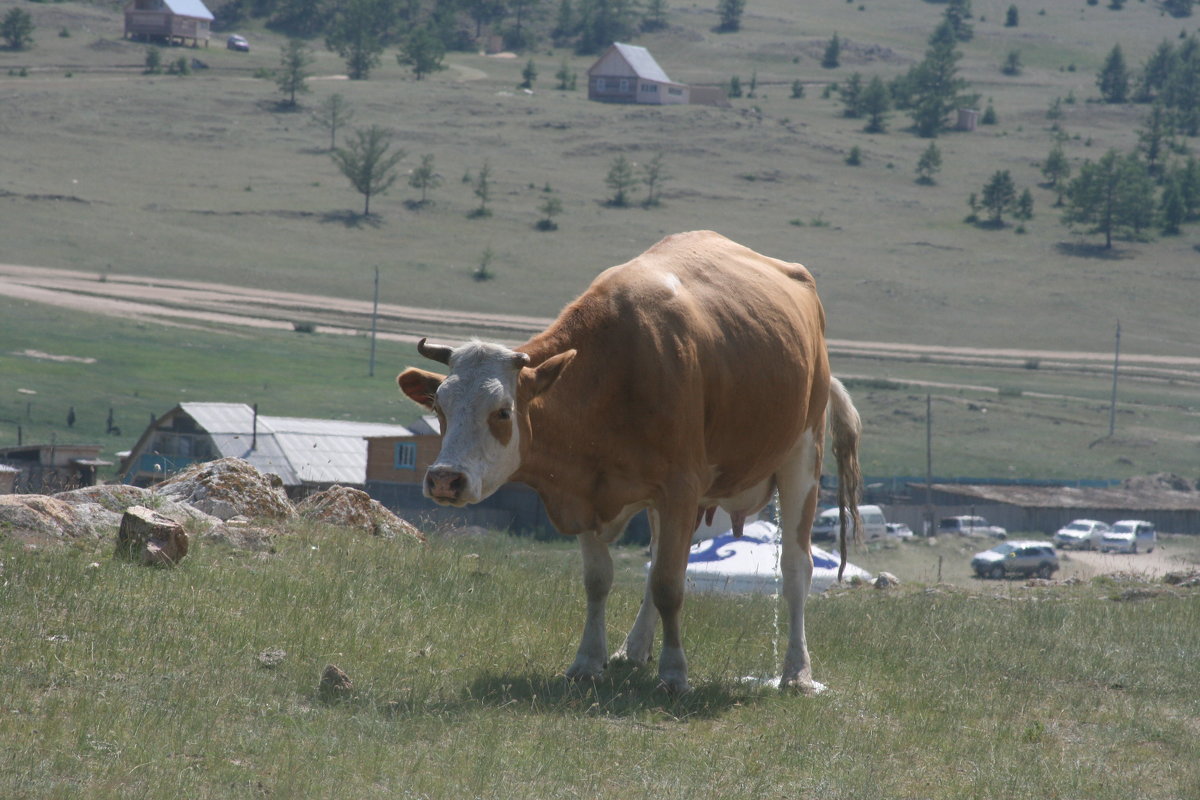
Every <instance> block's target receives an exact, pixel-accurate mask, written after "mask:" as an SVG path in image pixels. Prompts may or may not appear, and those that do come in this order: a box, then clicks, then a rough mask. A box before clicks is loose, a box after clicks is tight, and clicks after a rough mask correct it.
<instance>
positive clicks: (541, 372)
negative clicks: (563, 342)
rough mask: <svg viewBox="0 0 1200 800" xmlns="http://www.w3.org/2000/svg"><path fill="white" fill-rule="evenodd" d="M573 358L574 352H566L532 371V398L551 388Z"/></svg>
mask: <svg viewBox="0 0 1200 800" xmlns="http://www.w3.org/2000/svg"><path fill="white" fill-rule="evenodd" d="M574 358H575V351H574V350H567V351H566V352H563V353H559V354H558V355H556V356H553V357H551V358H548V359H546V360H545V361H543V362H542V363H541V364H539V365H538V366H537V369H535V370H534V371H533V396H534V397H537V396H538V395H540V394H542V393H543V392H545V391H546V390H547V389H549V388H550V387H551V386H553V385H554V382H555V381H556V380H558V376H559V375H561V374H562V371H563V370H564V369H566V367H567V365H568V364H570V363H571V361H572V360H574Z"/></svg>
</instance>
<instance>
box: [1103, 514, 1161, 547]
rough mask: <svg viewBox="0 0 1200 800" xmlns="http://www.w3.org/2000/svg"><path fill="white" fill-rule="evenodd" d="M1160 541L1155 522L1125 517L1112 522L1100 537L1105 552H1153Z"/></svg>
mask: <svg viewBox="0 0 1200 800" xmlns="http://www.w3.org/2000/svg"><path fill="white" fill-rule="evenodd" d="M1157 543H1158V533H1157V532H1156V531H1155V530H1154V523H1153V522H1146V521H1145V520H1144V519H1123V520H1121V521H1120V522H1114V523H1113V524H1112V530H1110V531H1107V532H1106V533H1105V534H1104V536H1103V537H1102V538H1101V539H1100V549H1101V550H1103V551H1104V552H1105V553H1138V552H1141V553H1153V552H1154V545H1155V544H1157Z"/></svg>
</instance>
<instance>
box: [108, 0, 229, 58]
mask: <svg viewBox="0 0 1200 800" xmlns="http://www.w3.org/2000/svg"><path fill="white" fill-rule="evenodd" d="M212 21H213V15H212V12H211V11H209V10H208V7H207V6H205V5H204V3H203V2H202V0H130V2H129V3H128V4H127V5H126V6H125V36H126V37H127V38H130V39H144V40H149V39H155V40H164V39H165V40H166V41H167V43H168V44H174V43H175V42H179V43H180V44H187V43H188V40H191V44H192V46H193V47H198V46H199V44H200V42H201V41H203V42H204V46H205V47H208V37H209V31H210V26H211V25H212Z"/></svg>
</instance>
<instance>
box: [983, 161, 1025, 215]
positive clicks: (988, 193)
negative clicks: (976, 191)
mask: <svg viewBox="0 0 1200 800" xmlns="http://www.w3.org/2000/svg"><path fill="white" fill-rule="evenodd" d="M1016 200H1017V188H1016V186H1015V184H1013V179H1012V175H1010V174H1009V172H1008V170H1006V169H1002V170H997V171H996V172H994V173H993V174H992V177H991V178H990V179H989V180H988V182H987V183H985V184H984V186H983V192H982V193H981V195H980V201H979V202H980V205H982V206H983V207H984V208H985V209H987V210H988V211H990V212H991V214H992V219H991V224H992V225H994V226H995V227H997V228H999V227H1002V226H1003V225H1004V218H1003V215H1004V212H1006V211H1008V210H1009V209H1010V208H1012V207H1013V204H1014V203H1015V202H1016Z"/></svg>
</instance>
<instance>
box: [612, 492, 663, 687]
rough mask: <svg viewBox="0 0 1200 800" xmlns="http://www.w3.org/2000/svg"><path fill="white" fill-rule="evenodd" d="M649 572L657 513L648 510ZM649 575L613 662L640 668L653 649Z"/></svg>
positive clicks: (653, 556)
mask: <svg viewBox="0 0 1200 800" xmlns="http://www.w3.org/2000/svg"><path fill="white" fill-rule="evenodd" d="M648 516H649V517H650V571H651V574H652V573H653V571H654V562H655V561H657V560H658V559H657V554H658V529H659V524H660V523H659V518H658V512H657V511H655V510H654V509H650V511H649V514H648ZM651 586H652V582H651V575H650V574H648V575H647V576H646V591H645V593H644V594H643V596H642V607H641V608H639V609H638V615H637V619H636V620H634V622H633V627H632V628H630V629H629V635H628V636H626V637H625V643H624V644H623V645H621V649H620V650H618V651H617V652H615V653H613V657H612V660H613V661H626V662H629V663H631V664H637V665H639V666H641V665H642V664H645V663H646V662H647V661H649V660H650V651H651V649H652V648H653V647H654V631H655V629H656V628H657V627H658V609H657V608H656V607H655V605H654V594H653V592H652V591H651V589H650V587H651Z"/></svg>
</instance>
